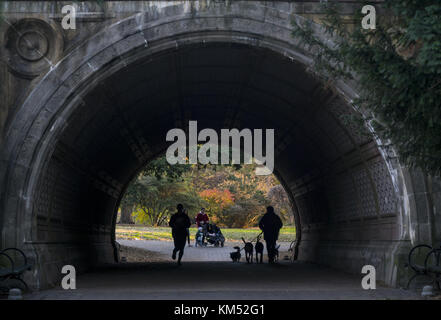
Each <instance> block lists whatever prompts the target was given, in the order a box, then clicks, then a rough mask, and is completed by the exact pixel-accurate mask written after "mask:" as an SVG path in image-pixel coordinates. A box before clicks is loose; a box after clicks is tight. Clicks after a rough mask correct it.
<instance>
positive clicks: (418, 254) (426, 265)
mask: <svg viewBox="0 0 441 320" xmlns="http://www.w3.org/2000/svg"><path fill="white" fill-rule="evenodd" d="M440 258H441V246H440V247H439V248H432V247H431V246H429V245H427V244H419V245H417V246H415V247H413V248H412V249H411V250H410V252H409V255H408V262H407V264H406V266H407V267H409V268H410V269H411V270H412V271H413V272H414V274H413V275H412V277H410V279H409V281H408V283H407V286H406V288H407V289H408V288H409V286H410V283H411V282H412V281H413V280H414V279H415V278H416V277H419V276H424V277H427V278H429V279H430V280H431V282H432V284H433V286H434V288H435V289H436V290H441V288H440V284H441V265H440V262H441V261H440Z"/></svg>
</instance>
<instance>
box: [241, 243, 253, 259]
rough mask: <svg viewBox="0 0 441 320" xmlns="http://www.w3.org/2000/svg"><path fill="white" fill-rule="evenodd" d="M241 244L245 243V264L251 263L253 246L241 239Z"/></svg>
mask: <svg viewBox="0 0 441 320" xmlns="http://www.w3.org/2000/svg"><path fill="white" fill-rule="evenodd" d="M242 241H243V243H245V258H246V259H247V263H253V251H254V250H253V249H254V248H253V244H252V243H251V242H246V241H245V239H244V238H243V237H242Z"/></svg>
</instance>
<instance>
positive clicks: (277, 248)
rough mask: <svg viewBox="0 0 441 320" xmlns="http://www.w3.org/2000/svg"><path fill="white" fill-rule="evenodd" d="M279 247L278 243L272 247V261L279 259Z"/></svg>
mask: <svg viewBox="0 0 441 320" xmlns="http://www.w3.org/2000/svg"><path fill="white" fill-rule="evenodd" d="M279 248H280V244H279V245H278V246H277V247H275V248H274V260H273V261H274V262H277V261H279Z"/></svg>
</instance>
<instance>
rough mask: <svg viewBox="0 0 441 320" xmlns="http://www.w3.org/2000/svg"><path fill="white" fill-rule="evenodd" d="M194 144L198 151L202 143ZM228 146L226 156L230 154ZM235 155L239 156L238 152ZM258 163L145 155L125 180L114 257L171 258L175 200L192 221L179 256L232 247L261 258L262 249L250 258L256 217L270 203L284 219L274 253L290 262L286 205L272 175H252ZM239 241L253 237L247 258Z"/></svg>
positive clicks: (214, 257) (215, 257)
mask: <svg viewBox="0 0 441 320" xmlns="http://www.w3.org/2000/svg"><path fill="white" fill-rule="evenodd" d="M198 149H199V150H198V151H199V152H201V153H202V152H203V151H204V150H203V149H201V145H199V148H198ZM227 152H228V153H229V156H231V154H232V153H233V152H232V151H231V150H228V151H227ZM239 152H240V151H239ZM241 157H242V159H243V158H244V154H243V153H242V155H241ZM218 158H219V159H220V158H221V155H220V152H219V155H218ZM257 167H258V165H256V164H254V163H249V164H244V163H242V164H231V163H230V164H228V165H225V164H224V165H221V164H210V163H207V164H200V163H195V164H189V163H186V164H170V163H169V162H168V160H167V157H166V155H162V156H160V157H158V158H156V159H154V160H152V161H150V162H149V163H148V164H147V165H146V166H145V167H144V168H143V169H142V170H141V172H140V173H138V174H136V176H135V178H134V179H133V180H132V181H131V183H130V184H129V185H128V187H127V188H126V190H125V192H124V196H123V197H122V199H121V202H120V204H119V206H118V211H117V217H116V225H115V233H116V235H115V239H116V241H117V247H118V248H119V257H118V261H123V262H141V261H144V262H155V261H156V262H158V261H169V262H171V261H172V260H171V259H170V257H169V255H170V253H171V252H172V249H173V242H172V241H173V237H172V232H171V229H170V226H169V221H170V218H171V216H172V215H173V214H174V213H176V211H177V210H176V206H177V205H178V204H179V203H180V204H182V205H183V206H184V210H185V212H186V214H187V215H188V217H189V218H190V223H191V226H190V228H189V229H188V237H187V241H186V246H185V247H184V248H185V252H186V253H185V255H184V260H185V262H187V261H193V262H194V261H205V262H208V261H224V262H225V261H231V257H230V253H231V252H233V251H236V249H234V247H237V246H238V247H240V251H239V252H241V259H242V261H247V262H251V263H255V262H256V263H257V262H267V260H268V255H267V250H266V251H265V250H263V251H262V252H261V253H259V260H257V256H256V255H257V253H256V250H255V249H256V243H257V241H259V242H260V243H261V244H264V243H265V240H264V237H263V234H262V231H261V230H260V229H259V221H260V219H261V218H262V216H263V214H264V213H265V212H266V210H267V207H268V206H272V207H273V208H274V210H275V212H276V214H277V215H278V216H279V217H280V218H281V221H282V223H283V228H282V229H281V230H280V232H279V237H278V240H279V241H278V247H277V253H278V255H277V257H278V258H279V257H280V259H281V260H282V259H284V260H285V261H286V260H288V261H293V260H294V253H295V252H294V245H295V239H296V237H295V219H294V214H293V205H292V203H291V201H290V199H289V196H288V194H287V192H286V190H285V189H284V187H283V185H282V184H281V183H280V181H279V180H278V179H277V177H276V175H274V174H268V175H257V174H256V171H257V170H256V169H257ZM257 172H259V171H257ZM259 173H260V172H259ZM201 211H204V214H202V213H201ZM202 217H204V219H202ZM205 218H206V220H207V221H205ZM243 242H250V243H252V245H253V250H252V251H251V254H249V256H251V258H250V257H248V259H246V255H245V252H244V243H243ZM264 247H265V245H263V248H264ZM216 248H217V249H216ZM239 260H240V259H239Z"/></svg>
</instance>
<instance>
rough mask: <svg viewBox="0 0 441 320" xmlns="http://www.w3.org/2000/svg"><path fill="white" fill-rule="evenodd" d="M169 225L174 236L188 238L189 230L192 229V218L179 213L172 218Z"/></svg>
mask: <svg viewBox="0 0 441 320" xmlns="http://www.w3.org/2000/svg"><path fill="white" fill-rule="evenodd" d="M168 225H169V226H170V227H171V228H172V234H173V235H185V236H187V228H190V226H191V221H190V218H189V217H188V216H187V215H186V214H185V213H183V212H177V213H175V214H174V215H172V216H171V218H170V222H169V223H168Z"/></svg>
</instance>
